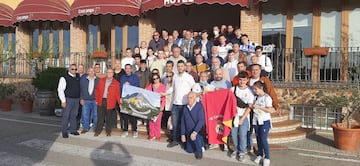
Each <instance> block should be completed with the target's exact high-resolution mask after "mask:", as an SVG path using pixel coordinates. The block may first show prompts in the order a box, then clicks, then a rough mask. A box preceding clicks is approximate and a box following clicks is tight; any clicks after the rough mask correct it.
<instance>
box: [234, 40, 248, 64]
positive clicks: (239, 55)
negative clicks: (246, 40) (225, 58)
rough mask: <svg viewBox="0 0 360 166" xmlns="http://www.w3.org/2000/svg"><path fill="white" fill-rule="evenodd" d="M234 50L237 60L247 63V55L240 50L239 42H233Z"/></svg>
mask: <svg viewBox="0 0 360 166" xmlns="http://www.w3.org/2000/svg"><path fill="white" fill-rule="evenodd" d="M233 51H234V57H235V59H236V60H237V61H239V62H241V61H243V62H245V63H246V62H247V55H246V54H244V53H242V52H241V51H240V45H239V43H234V44H233Z"/></svg>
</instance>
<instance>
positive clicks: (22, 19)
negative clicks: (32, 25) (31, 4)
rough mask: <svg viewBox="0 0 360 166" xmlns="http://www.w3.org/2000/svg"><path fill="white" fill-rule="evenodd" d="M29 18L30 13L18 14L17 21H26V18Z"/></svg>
mask: <svg viewBox="0 0 360 166" xmlns="http://www.w3.org/2000/svg"><path fill="white" fill-rule="evenodd" d="M29 18H30V16H29V15H23V16H17V17H16V20H17V21H25V20H28V19H29Z"/></svg>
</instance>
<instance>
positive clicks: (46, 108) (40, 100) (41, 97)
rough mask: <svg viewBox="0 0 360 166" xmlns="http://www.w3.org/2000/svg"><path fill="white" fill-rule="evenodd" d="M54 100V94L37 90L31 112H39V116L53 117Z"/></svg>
mask: <svg viewBox="0 0 360 166" xmlns="http://www.w3.org/2000/svg"><path fill="white" fill-rule="evenodd" d="M55 102H56V98H55V95H54V92H52V91H48V90H39V91H38V92H37V93H36V96H35V100H34V107H33V110H36V111H39V113H40V115H45V116H51V115H54V109H55Z"/></svg>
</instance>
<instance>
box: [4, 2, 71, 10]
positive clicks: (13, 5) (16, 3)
mask: <svg viewBox="0 0 360 166" xmlns="http://www.w3.org/2000/svg"><path fill="white" fill-rule="evenodd" d="M22 1H23V0H0V3H3V4H6V5H9V6H10V7H11V8H13V9H15V8H16V6H17V5H18V4H19V3H20V2H22ZM66 1H67V2H68V3H69V4H70V5H71V4H72V3H73V2H74V0H66Z"/></svg>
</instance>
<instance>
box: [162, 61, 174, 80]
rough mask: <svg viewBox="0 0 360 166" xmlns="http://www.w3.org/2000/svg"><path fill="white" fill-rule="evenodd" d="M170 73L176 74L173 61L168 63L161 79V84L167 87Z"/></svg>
mask: <svg viewBox="0 0 360 166" xmlns="http://www.w3.org/2000/svg"><path fill="white" fill-rule="evenodd" d="M168 73H174V62H173V61H170V60H169V61H166V65H165V72H164V74H163V75H162V77H161V82H162V83H163V84H165V85H166V83H167V76H168V75H167V74H168Z"/></svg>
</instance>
